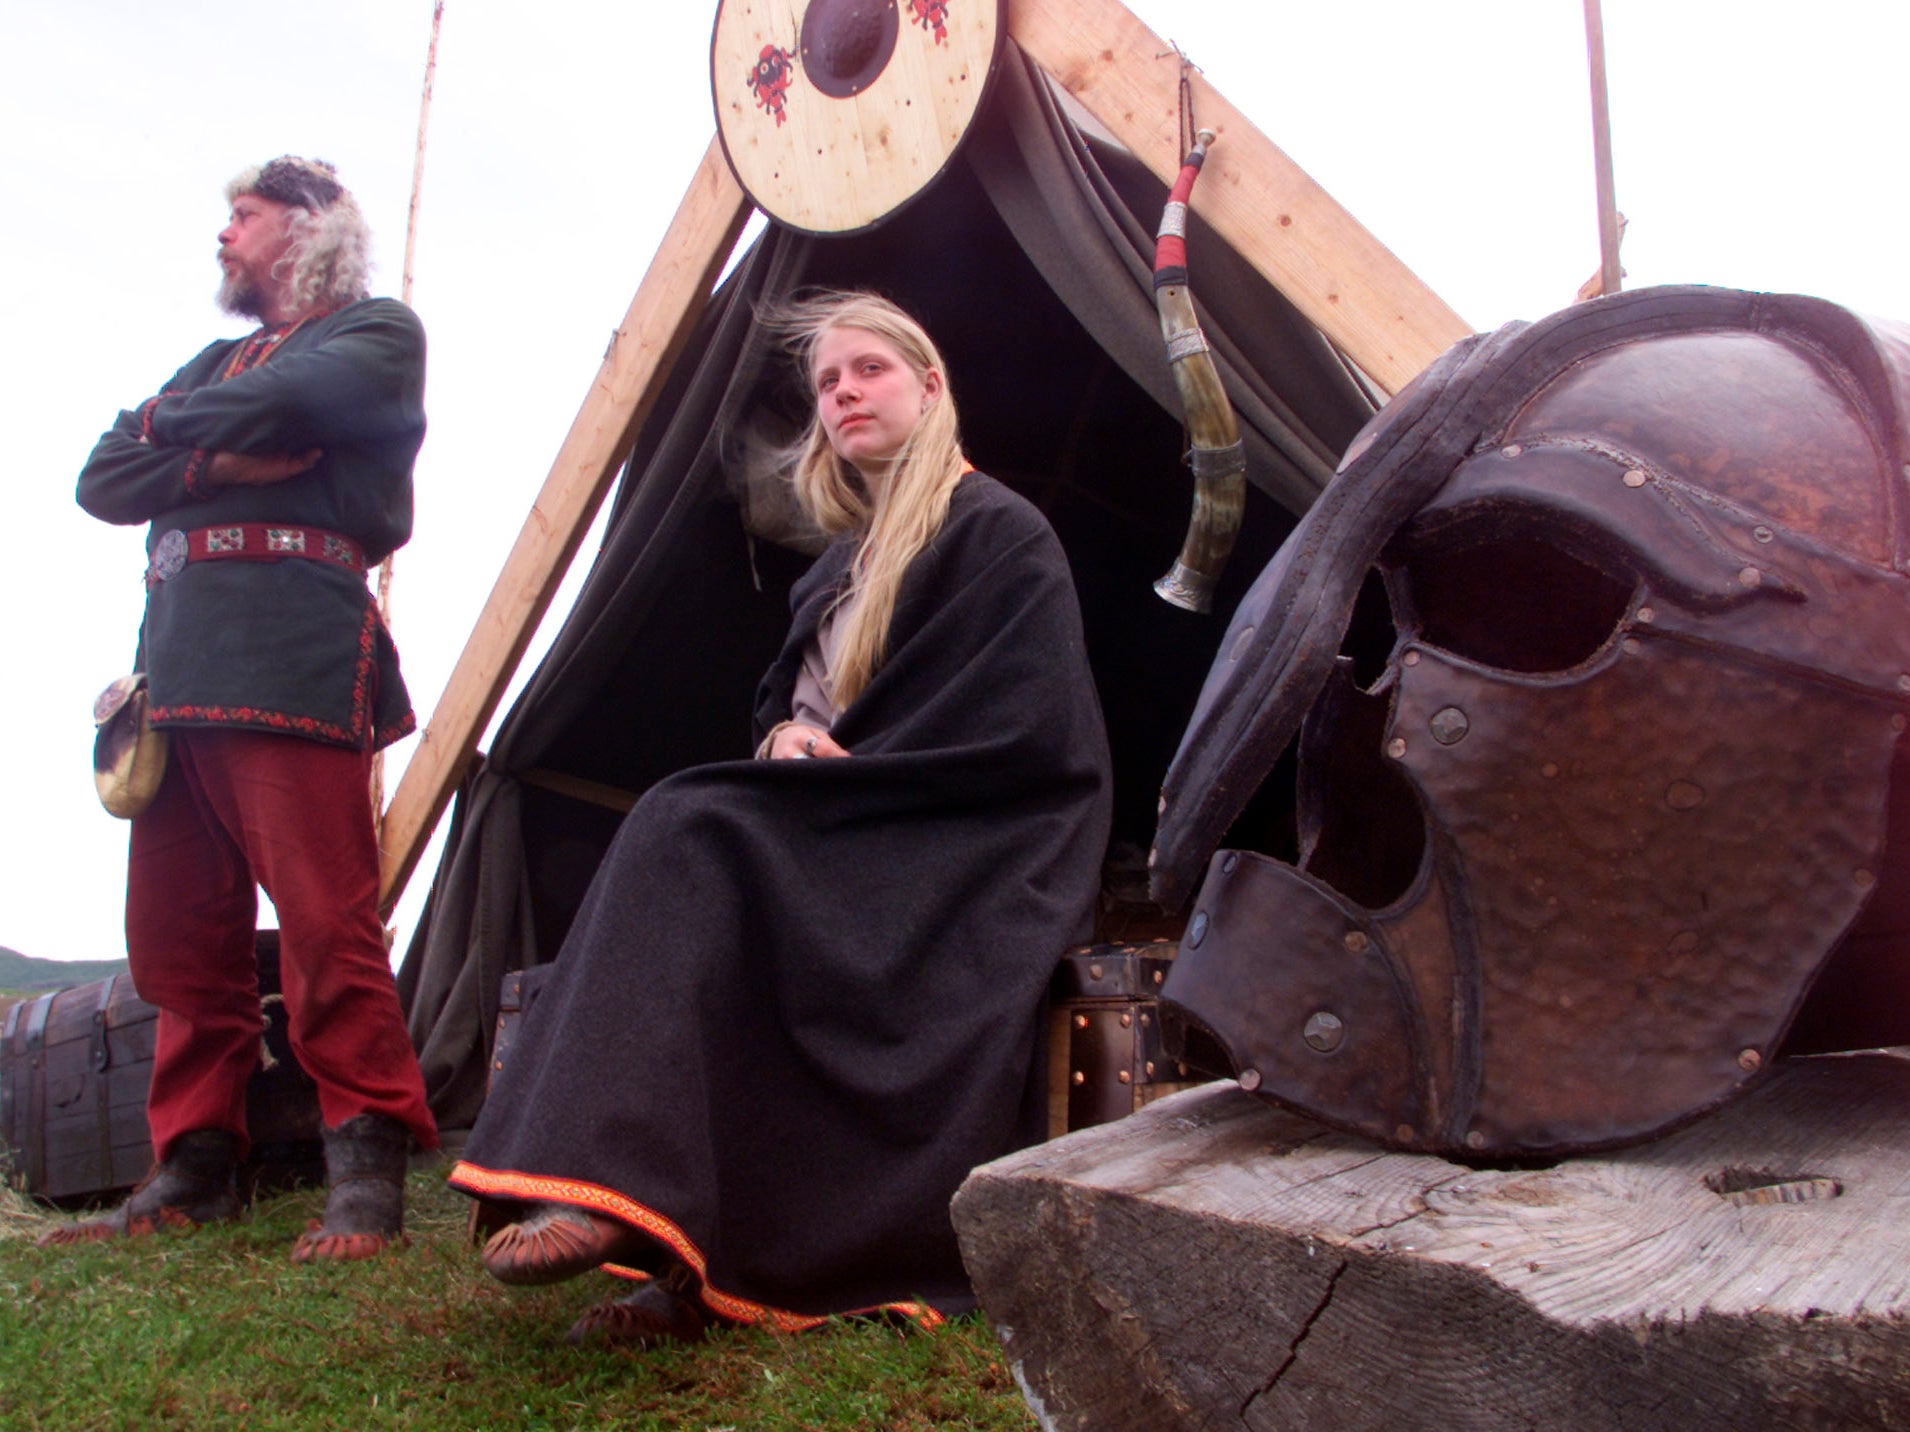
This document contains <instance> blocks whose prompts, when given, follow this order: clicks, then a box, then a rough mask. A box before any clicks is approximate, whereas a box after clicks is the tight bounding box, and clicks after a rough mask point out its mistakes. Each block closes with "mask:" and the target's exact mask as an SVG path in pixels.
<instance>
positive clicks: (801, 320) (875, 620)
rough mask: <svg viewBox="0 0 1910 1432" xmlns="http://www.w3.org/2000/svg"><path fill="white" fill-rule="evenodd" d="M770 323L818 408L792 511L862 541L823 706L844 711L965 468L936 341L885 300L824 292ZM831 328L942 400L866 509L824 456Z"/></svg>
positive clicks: (828, 450) (799, 457)
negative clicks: (823, 354)
mask: <svg viewBox="0 0 1910 1432" xmlns="http://www.w3.org/2000/svg"><path fill="white" fill-rule="evenodd" d="M771 321H772V322H773V323H774V324H775V326H776V327H777V328H778V329H779V330H781V331H782V332H785V333H786V334H788V335H789V339H790V344H789V346H790V348H791V350H792V351H793V352H794V353H795V354H796V356H797V358H798V360H799V361H800V362H801V364H802V371H803V377H804V379H805V381H806V382H807V383H808V385H809V389H810V401H811V403H812V404H813V405H815V407H816V411H815V413H814V414H812V416H811V418H810V421H809V428H808V431H807V432H805V433H804V434H803V436H802V438H801V439H800V440H799V441H798V443H797V444H796V449H795V451H796V460H795V470H794V473H793V477H792V481H793V483H794V487H795V493H796V501H797V502H798V503H799V504H801V506H802V508H803V510H804V511H805V512H806V513H808V514H809V516H810V518H811V519H813V520H814V521H815V523H816V524H817V525H818V526H819V527H821V528H822V530H823V531H824V532H827V533H829V534H830V535H831V536H842V535H844V534H847V533H860V534H861V541H860V542H859V543H858V544H857V547H856V554H855V559H854V561H853V562H851V563H850V567H849V573H850V576H849V581H848V583H847V585H846V586H845V587H844V589H843V592H842V594H841V596H839V597H838V598H837V609H838V610H840V611H841V612H842V613H843V615H842V617H841V620H840V623H839V627H838V631H837V634H836V651H835V661H834V662H833V663H832V664H831V670H830V686H831V690H830V693H829V695H830V698H831V699H832V700H833V701H834V702H835V704H836V706H837V707H838V708H846V707H847V706H848V705H849V703H850V702H852V701H854V700H855V699H856V697H857V696H859V695H861V694H862V691H863V689H864V688H865V687H867V686H868V684H869V682H870V680H871V679H873V678H874V676H875V674H876V672H877V671H879V670H880V669H881V667H882V663H883V661H884V660H886V659H887V656H888V644H889V625H890V623H891V621H892V620H893V619H894V616H895V602H896V596H897V594H898V593H899V592H900V591H901V589H902V579H903V577H904V576H905V575H906V574H907V572H908V569H909V564H910V563H911V562H913V561H914V560H915V559H916V557H917V556H919V555H920V554H921V552H922V550H923V549H924V548H925V547H927V546H928V544H929V543H930V542H932V541H934V540H935V534H936V533H938V532H940V531H941V530H942V523H943V522H944V521H945V520H946V519H947V517H948V503H949V498H950V497H951V496H952V495H953V493H954V491H955V484H956V483H958V482H960V481H961V479H962V474H963V473H964V472H966V471H967V469H968V464H967V463H966V462H965V461H964V460H963V458H962V445H961V425H960V423H959V421H958V420H957V417H956V413H955V400H954V398H953V396H952V395H951V394H950V392H949V386H948V369H947V366H946V365H945V364H944V363H943V362H942V355H941V352H940V351H939V350H938V349H937V348H936V346H935V341H934V340H933V339H932V338H930V337H929V336H928V333H927V331H926V330H925V329H924V328H923V327H922V325H921V324H919V323H917V322H916V321H915V320H914V319H913V318H911V317H910V316H909V315H908V314H907V313H904V312H903V311H902V310H901V309H900V308H898V307H896V305H895V304H893V303H891V302H889V300H888V299H886V298H882V297H880V296H879V295H877V294H873V293H863V292H857V291H838V290H830V291H825V292H822V293H818V294H813V295H810V296H808V297H805V298H802V299H798V300H795V301H793V302H791V303H790V304H788V305H787V306H786V307H785V308H784V309H783V310H782V311H781V312H780V313H779V314H777V315H776V316H775V317H774V318H773V319H772V320H771ZM837 328H856V329H861V330H862V331H864V332H866V333H873V334H875V335H876V336H877V337H878V338H882V339H885V340H886V341H887V342H889V343H890V344H891V345H893V346H894V348H895V350H896V351H897V352H898V353H899V354H901V356H902V359H903V361H904V362H906V363H907V364H908V365H909V368H910V369H911V370H912V371H913V372H914V374H915V376H916V378H917V379H918V380H926V379H927V376H928V374H929V372H930V370H933V371H935V372H936V373H938V374H940V375H941V387H942V390H941V393H940V394H939V396H938V397H937V398H936V400H935V401H934V402H932V403H930V404H929V405H928V408H927V410H926V411H925V412H924V413H923V414H922V418H921V421H920V422H918V423H917V424H916V425H915V430H914V431H913V432H911V433H910V434H909V436H908V439H907V441H906V442H904V443H903V445H902V448H901V451H900V452H898V453H897V454H896V456H895V458H894V459H893V461H892V462H891V464H890V467H889V473H888V478H887V480H886V481H885V482H883V483H882V484H881V486H880V490H879V491H878V492H877V493H876V495H875V497H874V499H873V500H872V499H871V497H870V495H869V492H868V489H867V487H866V486H865V485H864V483H863V481H862V478H861V476H860V474H858V473H857V472H856V470H855V468H854V467H852V466H851V465H850V464H849V463H847V462H845V461H844V460H843V459H842V458H841V457H840V456H838V455H837V453H836V450H835V449H834V448H833V447H831V446H830V444H829V435H828V433H827V432H826V431H825V430H824V429H823V426H822V417H821V408H820V404H817V403H816V401H815V391H814V382H813V376H814V361H813V360H814V355H815V350H816V345H817V343H818V342H820V341H821V339H822V336H823V335H824V334H825V333H828V332H830V331H831V330H832V329H837Z"/></svg>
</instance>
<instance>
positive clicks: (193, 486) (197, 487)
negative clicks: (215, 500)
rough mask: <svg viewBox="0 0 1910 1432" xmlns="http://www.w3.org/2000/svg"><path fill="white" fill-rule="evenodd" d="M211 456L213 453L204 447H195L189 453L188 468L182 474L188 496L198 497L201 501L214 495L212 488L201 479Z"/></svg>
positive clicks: (181, 478) (187, 457)
mask: <svg viewBox="0 0 1910 1432" xmlns="http://www.w3.org/2000/svg"><path fill="white" fill-rule="evenodd" d="M211 458H212V454H211V453H209V452H207V451H206V450H205V449H204V448H194V449H193V450H192V451H191V452H190V453H189V454H187V456H186V470H185V472H184V473H183V474H181V476H180V481H182V482H184V483H185V485H186V496H188V497H196V498H198V499H199V501H201V502H205V501H207V500H208V499H209V498H210V497H211V496H212V489H211V488H209V487H207V486H206V485H205V483H203V482H202V481H201V480H200V478H201V477H202V476H203V474H204V473H205V470H206V463H207V462H209V461H210V460H211Z"/></svg>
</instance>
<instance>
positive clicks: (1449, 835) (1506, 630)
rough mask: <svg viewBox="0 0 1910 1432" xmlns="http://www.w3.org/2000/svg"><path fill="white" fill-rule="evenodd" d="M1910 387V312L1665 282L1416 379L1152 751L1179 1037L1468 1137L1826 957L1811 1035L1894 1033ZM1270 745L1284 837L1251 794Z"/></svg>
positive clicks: (1801, 975) (1757, 1050) (1586, 1102)
mask: <svg viewBox="0 0 1910 1432" xmlns="http://www.w3.org/2000/svg"><path fill="white" fill-rule="evenodd" d="M1906 394H1910V329H1906V328H1903V327H1900V326H1895V325H1887V324H1876V323H1868V322H1865V321H1864V320H1861V319H1859V318H1858V317H1856V316H1855V315H1853V314H1851V313H1849V312H1848V311H1846V310H1844V309H1841V308H1838V307H1836V306H1834V305H1831V304H1828V303H1824V302H1822V301H1819V300H1815V299H1809V298H1801V297H1794V296H1777V295H1764V294H1752V293H1740V292H1735V291H1731V290H1723V289H1708V288H1685V287H1680V288H1660V289H1644V290H1638V291H1635V292H1632V293H1627V294H1623V295H1617V296H1613V297H1610V298H1604V299H1599V300H1595V301H1593V302H1591V303H1587V304H1582V305H1579V306H1577V307H1574V308H1572V309H1569V310H1567V311H1565V312H1562V313H1559V314H1555V315H1553V316H1551V317H1549V318H1547V319H1544V320H1542V321H1540V322H1538V323H1535V324H1531V325H1512V326H1509V327H1507V328H1504V329H1501V330H1500V331H1498V332H1496V333H1493V334H1491V335H1486V336H1481V337H1475V338H1472V339H1469V340H1467V341H1465V342H1464V343H1462V344H1460V345H1459V346H1458V347H1456V348H1454V349H1453V350H1451V351H1450V352H1448V353H1447V354H1446V355H1444V356H1443V357H1442V358H1441V359H1440V360H1438V361H1437V362H1436V363H1434V364H1433V365H1432V367H1431V368H1429V369H1428V370H1427V371H1426V372H1425V373H1423V374H1421V375H1420V377H1419V378H1417V379H1415V380H1414V381H1413V383H1411V384H1410V385H1408V387H1407V388H1406V389H1405V390H1403V391H1402V392H1401V393H1400V395H1399V396H1398V397H1397V398H1396V399H1394V401H1393V402H1392V403H1390V404H1389V405H1388V406H1387V407H1386V408H1385V409H1384V410H1383V411H1382V412H1380V413H1379V414H1378V415H1377V416H1376V417H1375V418H1374V419H1373V421H1372V422H1371V423H1369V424H1368V426H1367V429H1366V430H1365V431H1364V432H1362V433H1361V434H1360V436H1359V437H1358V438H1357V439H1356V440H1355V441H1354V443H1353V445H1352V446H1351V448H1350V449H1349V450H1348V453H1347V456H1346V458H1345V460H1344V461H1343V462H1342V464H1341V470H1340V472H1339V474H1338V476H1337V477H1336V478H1335V480H1334V482H1333V483H1332V484H1331V485H1330V486H1329V487H1328V488H1327V490H1326V492H1325V493H1324V494H1323V495H1322V496H1321V498H1320V500H1319V502H1318V503H1317V504H1316V505H1315V507H1314V508H1313V509H1312V510H1311V511H1310V512H1309V513H1308V514H1307V516H1306V517H1305V519H1304V520H1303V521H1302V522H1301V524H1300V526H1299V527H1298V529H1297V530H1296V531H1295V532H1294V534H1293V535H1292V537H1291V538H1290V539H1289V540H1288V542H1287V543H1286V544H1285V546H1284V547H1283V548H1282V549H1281V551H1280V552H1279V553H1278V554H1277V555H1276V557H1275V559H1274V561H1273V562H1272V563H1271V565H1270V566H1269V567H1268V568H1267V569H1266V571H1265V572H1263V573H1262V574H1261V576H1260V578H1259V579H1258V581H1257V582H1256V583H1255V585H1254V586H1253V588H1252V589H1251V590H1250V591H1249V593H1248V595H1247V596H1246V598H1245V599H1244V600H1243V601H1242V603H1241V605H1240V607H1239V609H1238V610H1237V612H1236V613H1235V615H1234V618H1233V620H1232V624H1231V626H1230V628H1229V630H1228V633H1227V636H1226V638H1225V640H1224V641H1223V642H1222V645H1221V648H1220V653H1219V655H1218V657H1217V658H1216V661H1215V664H1214V667H1213V669H1212V671H1211V672H1210V674H1209V676H1208V679H1207V682H1206V685H1205V687H1204V689H1203V691H1202V693H1201V697H1200V701H1199V704H1198V706H1197V707H1196V710H1195V713H1194V716H1193V719H1192V720H1191V722H1190V723H1189V726H1188V729H1187V732H1186V735H1185V737H1184V739H1183V741H1182V744H1181V748H1180V751H1179V753H1178V754H1177V756H1176V758H1175V760H1174V763H1173V766H1172V768H1171V769H1170V771H1169V773H1168V777H1167V780H1166V783H1165V786H1164V789H1163V796H1162V808H1161V818H1160V825H1159V832H1158V837H1157V843H1156V847H1155V851H1154V854H1153V856H1152V862H1153V876H1152V879H1153V886H1154V892H1155V895H1156V898H1157V899H1159V900H1161V901H1162V903H1163V904H1166V905H1168V906H1169V907H1170V908H1178V907H1180V906H1181V905H1182V904H1184V902H1185V901H1186V900H1187V896H1188V892H1189V891H1190V890H1192V889H1193V888H1194V886H1195V883H1196V881H1199V882H1200V884H1199V889H1198V893H1197V894H1196V895H1195V896H1194V898H1193V902H1192V908H1191V912H1190V918H1189V922H1188V926H1187V929H1186V933H1185V935H1184V937H1183V939H1182V943H1181V949H1180V954H1179V957H1178V959H1177V960H1176V962H1175V965H1174V970H1173V973H1172V975H1171V976H1170V977H1169V981H1168V983H1167V986H1166V989H1165V991H1164V996H1165V998H1166V1000H1167V1002H1168V1011H1167V1013H1168V1020H1169V1039H1170V1046H1171V1047H1177V1048H1178V1049H1179V1050H1180V1051H1181V1052H1182V1053H1183V1056H1185V1057H1191V1058H1193V1059H1194V1060H1195V1062H1204V1063H1207V1064H1208V1065H1210V1066H1212V1065H1216V1064H1224V1065H1225V1066H1226V1068H1227V1069H1228V1070H1229V1072H1232V1073H1234V1074H1235V1075H1236V1076H1237V1077H1238V1078H1239V1080H1240V1082H1241V1083H1242V1085H1243V1086H1245V1087H1248V1088H1250V1089H1255V1090H1257V1091H1258V1092H1259V1093H1260V1094H1262V1095H1263V1096H1266V1097H1268V1098H1270V1099H1273V1100H1275V1101H1277V1102H1279V1103H1282V1104H1285V1105H1288V1106H1291V1107H1294V1108H1297V1109H1299V1110H1301V1111H1302V1112H1305V1113H1307V1114H1310V1115H1313V1116H1315V1117H1317V1118H1320V1119H1322V1120H1325V1121H1327V1122H1329V1123H1332V1124H1336V1125H1339V1126H1341V1127H1345V1128H1349V1129H1354V1130H1357V1131H1360V1132H1362V1133H1365V1134H1368V1135H1371V1136H1372V1137H1373V1138H1375V1139H1378V1140H1380V1141H1382V1142H1384V1143H1387V1144H1390V1145H1393V1146H1397V1147H1405V1148H1414V1149H1424V1150H1432V1151H1440V1152H1449V1153H1458V1154H1466V1155H1474V1156H1491V1155H1537V1154H1546V1153H1552V1152H1562V1151H1568V1150H1576V1149H1587V1148H1595V1147H1602V1146H1610V1145H1615V1144H1621V1143H1626V1142H1632V1141H1636V1140H1639V1139H1643V1138H1646V1137H1648V1136H1650V1135H1652V1134H1654V1133H1656V1132H1658V1131H1661V1130H1663V1129H1665V1128H1668V1127H1670V1126H1672V1125H1674V1124H1677V1123H1679V1122H1682V1121H1684V1120H1686V1119H1688V1118H1691V1117H1693V1116H1695V1115H1697V1114H1699V1113H1702V1112H1703V1111H1705V1110H1706V1109H1709V1108H1711V1107H1714V1106H1715V1105H1717V1104H1718V1103H1719V1102H1721V1101H1722V1100H1724V1099H1726V1098H1728V1097H1730V1096H1731V1095H1732V1094H1733V1093H1734V1092H1736V1091H1738V1090H1740V1089H1741V1088H1743V1087H1744V1086H1745V1085H1746V1084H1747V1083H1749V1082H1750V1081H1752V1080H1753V1079H1755V1078H1756V1077H1757V1076H1758V1074H1759V1073H1760V1071H1762V1070H1765V1069H1767V1068H1768V1066H1769V1064H1770V1062H1771V1060H1772V1058H1773V1057H1774V1055H1775V1054H1776V1053H1777V1052H1778V1050H1779V1048H1780V1045H1781V1043H1782V1041H1783V1040H1784V1038H1785V1036H1786V1033H1787V1031H1788V1030H1791V1029H1792V1027H1793V1025H1794V1024H1797V1023H1798V1016H1799V1011H1800V1009H1801V1008H1803V1006H1804V1004H1805V1000H1806V996H1807V994H1808V993H1809V992H1810V991H1811V989H1812V986H1813V982H1814V981H1817V980H1818V978H1819V976H1820V973H1822V972H1823V971H1824V970H1825V967H1826V965H1827V963H1829V964H1831V966H1832V968H1833V971H1837V970H1841V971H1842V974H1841V976H1840V978H1841V981H1842V982H1841V983H1840V984H1838V989H1839V991H1840V993H1839V999H1838V1001H1837V1002H1836V1003H1834V1005H1833V1006H1832V1007H1831V1008H1829V1009H1828V1010H1818V1011H1815V1012H1813V1013H1808V1014H1807V1015H1806V1019H1805V1022H1806V1023H1809V1024H1810V1025H1811V1026H1812V1036H1811V1037H1812V1039H1813V1040H1814V1041H1815V1042H1816V1043H1818V1044H1831V1045H1835V1044H1838V1043H1840V1042H1841V1043H1845V1044H1848V1043H1852V1042H1861V1043H1882V1042H1905V1041H1910V954H1906V950H1907V949H1910V934H1907V933H1906V928H1905V927H1906V926H1910V918H1906V915H1905V911H1904V909H1903V904H1904V901H1903V899H1902V898H1901V897H1897V896H1895V895H1894V894H1889V893H1886V896H1885V897H1884V899H1883V900H1881V901H1878V902H1874V903H1873V895H1875V894H1876V892H1877V891H1878V890H1879V887H1880V885H1883V886H1890V887H1891V888H1892V890H1895V889H1901V888H1903V887H1904V886H1906V885H1910V879H1904V878H1900V877H1899V876H1898V875H1897V873H1896V872H1894V864H1895V863H1897V856H1898V854H1899V851H1898V849H1897V842H1896V841H1892V842H1889V843H1890V844H1891V847H1892V848H1891V849H1890V850H1886V844H1887V836H1889V835H1890V825H1891V794H1890V793H1891V787H1892V767H1893V761H1896V760H1897V759H1899V754H1898V753H1899V748H1900V747H1903V746H1905V743H1904V742H1903V741H1902V740H1901V739H1900V738H1901V737H1902V735H1903V732H1904V728H1905V724H1906V713H1910V576H1907V575H1906V573H1907V572H1910V480H1907V474H1906V467H1905V462H1906V458H1907V457H1910V448H1907V446H1906V436H1905V435H1906V430H1907V424H1906ZM1349 633H1350V635H1349ZM1283 753H1288V759H1287V760H1286V761H1284V762H1283V761H1282V760H1281V758H1282V756H1283ZM1276 763H1279V764H1280V765H1281V766H1282V767H1283V768H1284V769H1290V770H1291V771H1292V772H1293V775H1292V780H1293V798H1292V802H1291V809H1293V810H1294V811H1295V812H1296V813H1297V815H1296V819H1295V820H1294V823H1293V824H1294V827H1295V829H1294V830H1293V832H1292V840H1291V848H1290V850H1289V851H1288V852H1287V853H1289V854H1290V855H1291V856H1292V857H1293V858H1292V859H1291V860H1290V861H1288V860H1281V859H1278V858H1276V857H1275V855H1274V854H1273V853H1270V852H1272V851H1273V850H1274V849H1275V848H1276V846H1277V844H1278V842H1275V841H1272V840H1269V839H1262V838H1259V837H1258V835H1257V833H1256V832H1254V831H1253V830H1251V829H1250V826H1251V821H1243V820H1242V813H1243V811H1246V810H1247V809H1248V807H1249V803H1250V801H1251V800H1252V799H1253V798H1254V797H1255V795H1256V793H1257V792H1260V791H1261V788H1262V786H1263V784H1264V783H1266V782H1267V780H1268V777H1269V773H1270V772H1272V771H1273V770H1274V769H1275V766H1276ZM1906 787H1910V779H1906V780H1902V781H1898V782H1897V783H1896V790H1897V806H1898V812H1897V817H1896V818H1897V821H1898V822H1899V824H1900V825H1901V826H1906V827H1910V819H1907V818H1906V812H1905V809H1904V807H1905V805H1906V799H1905V788H1906ZM1276 804H1277V803H1276ZM1897 840H1898V841H1904V842H1905V843H1910V829H1902V830H1899V832H1898V836H1897ZM1256 846H1257V847H1258V848H1255V847H1256ZM1902 863H1904V864H1910V853H1907V854H1906V855H1905V859H1904V860H1903V862H1902ZM1203 872H1204V878H1203ZM1867 905H1868V906H1872V909H1871V915H1870V918H1869V921H1868V923H1861V922H1860V918H1861V917H1864V915H1865V911H1866V907H1867ZM1834 953H1835V954H1836V955H1837V956H1838V959H1837V960H1833V959H1832V956H1833V954H1834ZM1853 971H1854V973H1853ZM1832 983H1833V981H1832V979H1831V977H1830V976H1829V975H1826V976H1825V985H1826V987H1829V985H1831V984H1832ZM1859 1026H1863V1027H1861V1028H1860V1027H1859Z"/></svg>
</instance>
